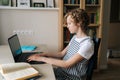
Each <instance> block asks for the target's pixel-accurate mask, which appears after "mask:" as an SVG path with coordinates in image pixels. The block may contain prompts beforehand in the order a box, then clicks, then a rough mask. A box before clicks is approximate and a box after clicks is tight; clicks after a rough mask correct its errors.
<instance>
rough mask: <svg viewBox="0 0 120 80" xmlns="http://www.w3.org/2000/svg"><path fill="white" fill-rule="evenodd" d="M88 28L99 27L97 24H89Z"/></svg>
mask: <svg viewBox="0 0 120 80" xmlns="http://www.w3.org/2000/svg"><path fill="white" fill-rule="evenodd" d="M88 26H89V27H99V26H100V25H99V24H89V25H88Z"/></svg>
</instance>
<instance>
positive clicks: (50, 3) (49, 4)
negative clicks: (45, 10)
mask: <svg viewBox="0 0 120 80" xmlns="http://www.w3.org/2000/svg"><path fill="white" fill-rule="evenodd" d="M47 7H50V8H54V7H55V0H47Z"/></svg>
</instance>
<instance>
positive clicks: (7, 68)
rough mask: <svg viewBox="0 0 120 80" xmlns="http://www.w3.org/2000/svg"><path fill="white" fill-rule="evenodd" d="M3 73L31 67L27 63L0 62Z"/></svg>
mask: <svg viewBox="0 0 120 80" xmlns="http://www.w3.org/2000/svg"><path fill="white" fill-rule="evenodd" d="M0 67H1V69H2V72H3V74H6V73H10V72H14V71H18V70H22V69H26V68H29V67H31V65H30V64H28V63H8V64H1V65H0Z"/></svg>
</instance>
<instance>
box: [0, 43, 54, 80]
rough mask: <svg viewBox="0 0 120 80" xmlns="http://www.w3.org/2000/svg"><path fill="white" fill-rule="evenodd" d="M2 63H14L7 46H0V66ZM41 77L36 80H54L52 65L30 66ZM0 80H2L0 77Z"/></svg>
mask: <svg viewBox="0 0 120 80" xmlns="http://www.w3.org/2000/svg"><path fill="white" fill-rule="evenodd" d="M2 63H14V60H13V56H12V53H11V51H10V48H9V46H8V45H2V46H0V64H2ZM32 66H33V67H34V68H36V69H37V70H38V71H39V72H40V73H41V74H42V75H43V76H42V77H41V78H40V79H38V80H55V76H54V72H53V68H52V65H50V64H36V65H32ZM0 80H2V78H1V76H0Z"/></svg>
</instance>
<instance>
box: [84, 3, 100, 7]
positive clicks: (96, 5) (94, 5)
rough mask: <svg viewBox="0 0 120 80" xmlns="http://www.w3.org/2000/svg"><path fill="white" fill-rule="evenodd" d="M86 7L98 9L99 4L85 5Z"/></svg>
mask: <svg viewBox="0 0 120 80" xmlns="http://www.w3.org/2000/svg"><path fill="white" fill-rule="evenodd" d="M85 6H86V7H100V5H99V4H86V5H85Z"/></svg>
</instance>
